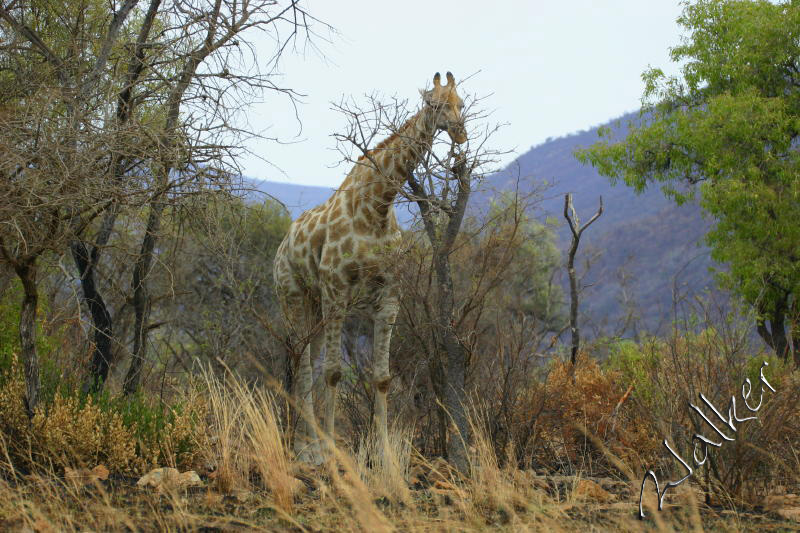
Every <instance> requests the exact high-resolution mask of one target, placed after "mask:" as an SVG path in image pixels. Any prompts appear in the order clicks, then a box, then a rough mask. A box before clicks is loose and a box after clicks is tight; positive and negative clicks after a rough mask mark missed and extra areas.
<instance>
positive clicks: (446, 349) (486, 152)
mask: <svg viewBox="0 0 800 533" xmlns="http://www.w3.org/2000/svg"><path fill="white" fill-rule="evenodd" d="M476 102H477V100H476V99H474V98H472V99H468V103H467V105H466V106H465V108H464V110H463V111H462V117H463V118H464V123H465V125H467V126H469V125H470V124H475V123H476V122H481V121H483V120H484V119H485V118H486V116H485V115H484V114H482V113H481V112H479V111H477V110H476V106H475V103H476ZM336 107H337V109H338V110H339V111H341V112H342V113H344V114H345V115H346V116H347V118H348V120H349V128H348V130H347V132H346V133H345V134H341V135H337V136H336V138H337V140H338V141H340V150H341V151H342V152H343V154H344V155H345V158H346V159H347V160H350V161H355V157H354V156H353V150H354V149H355V152H356V154H357V155H359V156H363V157H364V160H365V161H366V164H370V163H369V148H370V145H371V142H372V141H373V139H375V138H376V137H378V136H379V135H380V134H382V133H384V132H388V133H391V134H395V135H402V134H403V133H402V130H401V126H402V124H403V123H404V122H405V121H406V119H407V118H408V116H410V112H409V110H408V105H407V102H405V101H401V100H397V99H394V100H393V101H391V103H389V104H384V103H382V102H381V101H380V100H379V99H378V98H377V97H376V96H374V95H373V96H369V97H368V104H367V105H366V106H357V105H355V104H353V103H349V102H343V103H342V104H340V105H338V106H336ZM468 129H469V128H468ZM497 129H498V127H494V128H483V129H480V130H473V131H471V134H470V135H469V136H468V140H467V142H466V143H464V144H462V145H460V147H459V146H457V145H456V144H455V143H453V142H451V140H450V139H446V137H445V136H441V137H437V138H436V139H435V140H434V143H433V147H432V149H431V150H430V151H429V152H428V153H427V154H425V157H424V158H423V159H422V161H421V162H420V164H419V166H418V167H417V168H410V169H408V176H407V185H408V187H407V189H404V191H403V192H402V193H401V194H402V195H403V196H404V197H405V198H406V200H408V201H411V202H414V203H415V204H416V206H417V207H418V209H419V212H420V216H421V219H422V224H423V228H424V233H425V235H426V237H427V240H428V243H429V245H430V250H431V259H430V260H431V264H432V269H433V272H434V275H435V278H436V286H435V291H436V310H435V311H434V315H435V317H434V320H435V331H436V338H435V342H434V345H433V346H432V348H433V353H431V354H430V358H431V360H430V369H431V379H432V382H433V383H434V387H435V389H436V393H437V396H438V397H439V401H440V402H441V403H440V405H441V409H442V411H441V414H442V418H441V419H442V422H443V427H444V428H446V430H445V431H446V433H448V434H449V436H448V438H447V455H448V459H449V460H450V461H451V462H453V464H455V465H456V467H457V468H459V470H462V471H465V470H466V469H467V468H468V457H467V448H466V444H467V443H468V442H469V439H470V431H469V426H468V422H467V416H466V411H465V406H466V403H467V395H466V390H467V389H466V375H467V371H468V368H467V367H468V350H467V348H466V346H465V342H464V339H461V338H459V337H458V335H457V334H456V328H455V324H456V320H457V312H456V311H457V309H456V298H455V295H454V283H453V273H452V267H451V263H450V257H451V254H452V253H453V250H454V246H455V244H456V237H457V236H458V234H459V231H460V229H461V226H462V222H463V220H464V216H465V213H466V209H467V202H468V200H469V196H470V192H471V191H472V187H473V185H474V183H475V182H476V181H478V180H480V179H481V178H482V176H483V175H485V174H486V173H487V172H488V171H489V170H490V167H491V166H492V165H493V164H495V163H497V159H498V155H499V152H497V151H494V150H491V149H489V148H487V141H488V140H489V138H490V137H491V135H492V133H494V132H495V131H496V130H497ZM364 160H362V162H361V163H360V164H365V162H364ZM447 420H450V421H452V427H451V426H450V424H448V423H447Z"/></svg>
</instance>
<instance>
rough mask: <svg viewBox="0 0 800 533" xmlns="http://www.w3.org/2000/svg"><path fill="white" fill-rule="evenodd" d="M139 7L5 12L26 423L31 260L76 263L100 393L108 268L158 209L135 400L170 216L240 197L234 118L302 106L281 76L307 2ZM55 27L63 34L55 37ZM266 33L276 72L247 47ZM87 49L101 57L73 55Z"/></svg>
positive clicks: (132, 377)
mask: <svg viewBox="0 0 800 533" xmlns="http://www.w3.org/2000/svg"><path fill="white" fill-rule="evenodd" d="M137 3H138V2H137V1H136V0H125V1H124V2H122V3H121V4H119V6H118V8H117V10H116V11H114V12H112V13H110V14H109V15H108V16H107V17H105V18H103V17H104V16H105V15H104V14H102V13H99V12H97V13H92V14H91V16H84V14H83V10H82V9H81V8H76V7H75V6H70V5H69V4H66V5H63V6H62V5H59V6H53V8H52V9H47V10H39V9H36V8H35V6H33V5H32V4H30V3H29V2H26V1H20V2H12V3H11V4H9V5H7V6H6V5H3V6H0V37H2V39H0V60H1V61H0V62H1V63H2V68H3V69H4V70H7V71H9V72H10V73H11V76H10V77H9V76H6V77H3V78H2V79H0V83H2V87H1V88H0V121H2V123H3V131H4V139H3V141H1V142H0V152H1V153H0V156H2V157H1V158H0V159H2V161H0V177H1V178H2V180H3V183H2V185H0V187H2V188H0V196H2V197H4V198H7V199H9V200H10V201H9V202H8V203H5V204H4V207H8V209H5V210H4V211H3V213H2V215H3V218H2V220H0V224H4V225H5V227H6V228H8V231H3V233H2V236H3V242H2V243H0V246H2V257H3V259H4V261H5V262H6V263H8V264H9V265H12V266H13V267H14V269H15V271H17V273H18V276H19V277H20V279H21V280H22V281H23V286H24V287H25V289H26V296H25V299H24V302H23V309H24V311H25V312H24V313H23V317H24V320H23V321H24V323H25V325H24V327H21V335H22V345H23V347H24V349H23V356H24V357H23V358H24V359H25V361H26V373H27V374H28V380H29V383H30V384H29V391H28V396H29V398H28V405H29V409H31V410H32V409H33V407H34V406H35V404H36V395H37V393H36V391H37V390H38V377H37V371H36V370H35V368H36V367H37V362H36V354H35V342H34V338H33V336H34V335H35V333H34V332H35V329H34V328H33V324H34V321H35V315H36V312H35V310H36V294H35V292H34V289H35V283H36V259H37V258H38V257H40V256H41V255H42V254H43V253H45V252H46V251H50V250H52V251H55V252H56V253H62V252H63V251H65V250H66V249H67V248H69V249H70V250H71V255H72V257H73V260H74V262H75V265H76V267H77V271H78V275H79V279H80V281H81V293H82V298H83V301H84V303H85V305H86V307H87V310H88V313H89V316H90V321H91V324H92V329H93V332H94V343H93V349H92V356H91V362H90V367H89V378H88V379H87V381H86V384H85V387H84V388H85V390H97V389H99V388H100V387H101V386H102V384H103V382H104V381H105V379H106V377H107V375H108V372H109V366H110V362H111V358H112V356H111V351H112V344H113V342H114V331H113V322H114V317H112V315H111V312H110V311H109V308H108V306H107V305H106V301H105V298H104V297H103V295H102V290H101V289H100V286H99V283H98V281H99V280H98V279H97V274H98V270H97V268H98V265H99V264H100V263H101V261H102V255H103V250H104V249H105V248H106V246H107V245H108V243H109V240H110V239H111V237H112V235H113V234H114V231H115V225H116V222H117V219H118V216H119V215H120V214H121V213H124V212H126V209H130V208H134V209H140V208H141V207H143V206H145V207H146V208H147V209H148V214H147V222H146V224H145V226H144V228H143V229H142V233H141V239H142V242H141V245H140V247H139V254H138V255H137V258H136V260H135V265H134V269H133V272H132V280H131V282H130V286H131V289H130V290H131V293H132V294H131V295H130V300H131V301H132V303H133V305H132V308H133V309H134V313H135V315H136V316H135V327H134V342H133V344H134V348H133V352H134V358H133V361H132V365H131V370H130V371H129V372H128V378H127V379H126V385H125V390H126V391H127V392H131V391H133V390H136V388H137V387H138V385H139V381H140V375H141V368H142V362H143V361H144V359H145V347H146V345H147V331H148V329H149V328H150V325H149V324H148V314H149V310H150V307H151V304H152V300H151V298H150V297H149V295H148V293H147V290H146V280H147V277H148V275H149V274H150V271H151V268H152V264H153V262H154V255H155V254H156V250H157V247H156V243H157V240H158V235H159V231H160V228H161V223H162V218H163V215H164V213H165V212H166V211H167V210H168V209H169V208H170V207H171V206H174V205H176V204H177V203H179V202H180V201H181V199H183V198H185V197H186V196H187V195H190V194H196V193H198V192H202V191H206V190H212V189H220V188H225V187H229V185H230V183H231V182H232V180H233V177H234V176H236V175H238V168H237V167H236V164H235V160H234V157H235V155H236V154H237V153H238V151H239V148H238V147H239V146H241V140H242V139H243V138H244V136H245V135H246V132H245V131H244V130H242V129H240V128H238V127H237V126H236V124H237V116H239V114H240V113H241V109H242V106H243V105H244V104H246V103H247V102H249V101H251V99H252V98H251V97H252V96H254V95H258V94H260V93H261V91H263V90H264V89H274V90H276V91H278V92H280V93H282V94H284V95H286V96H288V97H289V103H290V104H293V102H294V100H293V99H294V96H295V94H294V93H293V92H292V91H290V90H288V89H282V88H279V87H277V86H276V85H275V84H274V83H273V81H272V79H273V78H272V76H271V74H272V73H273V72H274V67H275V66H276V64H277V61H278V59H279V58H280V56H281V54H282V53H283V52H284V50H286V48H287V46H288V45H290V44H291V43H292V42H294V40H295V39H296V38H297V36H298V35H303V34H304V35H305V36H306V37H308V36H309V35H310V34H309V33H308V31H309V30H308V28H309V21H310V20H313V19H311V18H310V17H309V16H308V14H307V13H306V11H305V10H304V9H303V8H302V7H301V6H300V5H299V3H298V2H296V1H288V2H279V1H277V0H256V1H249V0H248V1H245V2H238V1H234V0H171V1H168V0H150V2H149V3H148V4H147V7H146V9H144V10H141V11H140V10H138V9H137V7H136V6H137ZM131 13H136V15H137V16H134V17H131V16H129V15H130V14H131ZM51 19H58V22H57V23H56V21H55V20H51ZM64 21H72V22H71V23H69V24H64ZM56 25H58V26H59V27H62V26H63V27H66V28H67V29H68V30H67V31H59V32H55V31H53V32H50V31H49V28H54V27H56ZM257 30H261V31H265V32H267V33H270V34H271V35H272V36H273V37H275V39H274V42H275V49H274V51H273V54H272V57H271V59H269V60H267V61H266V64H265V63H264V61H263V57H264V55H263V51H259V52H257V51H256V50H255V49H254V47H253V44H252V41H248V39H249V37H250V36H251V35H252V33H253V32H254V31H257ZM87 41H88V42H98V43H99V45H98V46H92V47H86V46H83V45H82V44H78V43H85V42H87ZM76 50H78V51H80V53H76ZM259 62H261V65H260V66H258V67H256V66H254V65H256V64H257V63H259ZM42 65H46V68H45V67H43V66H42ZM117 286H118V287H119V284H117ZM116 342H117V343H119V344H123V341H120V340H119V339H117V341H116Z"/></svg>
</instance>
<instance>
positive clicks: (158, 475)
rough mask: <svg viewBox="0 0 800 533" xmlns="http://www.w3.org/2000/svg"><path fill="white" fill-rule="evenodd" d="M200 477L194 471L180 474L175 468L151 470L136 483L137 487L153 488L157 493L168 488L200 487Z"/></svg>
mask: <svg viewBox="0 0 800 533" xmlns="http://www.w3.org/2000/svg"><path fill="white" fill-rule="evenodd" d="M202 483H203V482H202V481H200V476H198V475H197V472H195V471H194V470H189V471H188V472H184V473H182V474H181V473H180V472H179V471H178V470H177V469H176V468H170V467H164V468H156V469H154V470H151V471H150V472H148V473H147V474H145V475H143V476H142V477H141V478H140V479H139V481H137V482H136V486H138V487H142V488H145V487H153V488H154V489H156V490H158V491H162V490H165V489H168V488H175V489H185V488H187V487H194V486H197V485H202Z"/></svg>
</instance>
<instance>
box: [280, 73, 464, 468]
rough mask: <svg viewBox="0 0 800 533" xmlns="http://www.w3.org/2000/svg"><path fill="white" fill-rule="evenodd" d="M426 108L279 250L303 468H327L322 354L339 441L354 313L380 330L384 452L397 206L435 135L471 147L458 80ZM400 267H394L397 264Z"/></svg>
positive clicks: (377, 371) (376, 357) (377, 376)
mask: <svg viewBox="0 0 800 533" xmlns="http://www.w3.org/2000/svg"><path fill="white" fill-rule="evenodd" d="M421 94H422V101H423V105H422V108H421V109H420V110H419V111H418V112H417V113H416V114H415V115H413V116H412V117H411V118H410V119H409V120H407V121H406V122H405V123H404V124H403V125H402V126H400V127H399V128H398V129H397V131H395V132H394V133H393V134H392V135H390V136H389V137H387V138H386V139H384V140H383V141H381V142H380V143H379V144H378V145H377V146H376V147H374V148H372V149H371V150H370V151H369V152H368V153H367V154H365V155H363V156H361V158H359V161H358V162H357V163H356V164H355V165H354V166H353V168H352V169H351V170H350V172H349V174H348V175H347V178H345V180H344V182H343V183H342V185H341V187H339V189H338V190H337V191H336V192H335V193H334V194H333V195H332V196H331V197H330V198H329V199H328V200H327V201H326V202H325V203H323V204H322V205H319V206H317V207H315V208H313V209H310V210H308V211H306V212H305V213H303V214H302V215H300V216H299V217H298V218H297V220H295V221H294V222H293V223H292V224H291V226H290V228H289V232H288V234H287V235H286V237H285V238H284V239H283V242H281V244H280V246H279V247H278V251H277V254H276V256H275V262H274V266H273V275H274V278H275V285H276V291H277V293H278V300H279V302H280V305H281V311H282V313H283V315H284V319H285V320H286V324H287V327H288V328H289V331H290V337H291V343H290V344H292V345H293V346H294V347H296V348H295V349H297V348H298V347H299V346H301V345H302V346H304V348H303V350H302V351H300V350H299V349H297V357H298V360H296V361H294V363H295V368H296V373H295V376H296V379H295V380H294V396H295V402H296V404H297V407H298V409H299V410H300V412H301V417H300V420H299V423H298V427H297V431H296V434H295V440H294V450H295V452H296V453H297V454H298V456H299V457H300V459H301V460H305V461H309V462H314V463H319V462H321V461H322V456H321V453H320V443H319V439H318V435H317V433H316V424H315V423H314V421H315V420H316V419H315V418H314V402H313V397H312V383H313V378H312V371H313V364H312V357H313V358H315V357H318V356H319V355H320V352H321V348H322V346H323V343H324V346H325V362H324V365H323V376H324V381H325V384H324V387H325V409H324V411H325V412H324V425H323V426H322V427H323V428H324V430H325V432H326V433H327V434H328V436H329V437H331V438H333V434H334V419H335V413H336V392H337V385H338V382H339V380H340V379H341V376H342V367H341V365H342V361H341V359H342V353H341V333H342V326H343V323H344V320H345V318H346V315H347V312H348V310H351V309H353V308H360V309H365V310H367V311H369V312H370V315H371V316H372V317H373V320H374V326H373V327H374V334H373V353H372V357H373V362H372V364H373V371H372V374H373V376H372V378H373V385H374V388H375V410H374V413H375V430H376V432H377V438H378V441H379V446H382V447H384V449H385V446H386V445H387V443H388V431H387V426H388V419H387V405H386V396H387V393H388V390H389V386H390V384H391V376H390V373H389V342H390V340H391V335H392V326H393V324H394V321H395V318H396V317H397V313H398V310H399V296H398V287H397V283H396V280H395V275H394V271H393V260H392V257H393V256H392V251H394V250H397V248H398V244H399V240H400V227H399V226H398V224H397V218H396V216H395V213H394V206H393V202H394V200H395V197H396V196H397V194H398V193H399V192H400V189H401V188H402V187H403V185H404V184H405V183H406V180H407V179H408V176H409V175H410V173H411V172H413V171H414V170H415V169H416V167H417V166H418V165H419V164H420V162H421V161H422V159H423V158H424V157H426V156H427V154H428V152H430V150H431V148H432V146H433V139H434V137H435V136H436V133H437V132H438V131H446V132H447V133H448V135H449V136H450V139H451V141H452V142H454V143H456V144H462V143H464V142H465V141H466V140H467V132H466V129H465V127H464V118H463V116H462V109H463V107H464V103H463V101H462V99H461V97H460V96H459V95H458V93H457V91H456V82H455V78H454V77H453V74H451V73H450V72H448V73H447V84H446V85H442V83H441V75H440V74H439V73H438V72H437V73H436V75H435V76H434V77H433V88H432V89H430V90H427V91H421ZM395 261H396V258H395Z"/></svg>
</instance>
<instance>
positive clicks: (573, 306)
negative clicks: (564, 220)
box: [567, 238, 581, 369]
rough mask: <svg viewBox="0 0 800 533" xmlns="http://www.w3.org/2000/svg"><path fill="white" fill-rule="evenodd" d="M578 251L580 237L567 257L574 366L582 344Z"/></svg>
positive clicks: (571, 359)
mask: <svg viewBox="0 0 800 533" xmlns="http://www.w3.org/2000/svg"><path fill="white" fill-rule="evenodd" d="M577 251H578V239H577V238H574V239H573V240H572V245H571V246H570V248H569V257H568V259H567V274H569V329H570V333H571V334H572V351H571V352H570V356H569V360H570V362H571V363H572V368H573V369H574V368H575V362H576V361H577V359H578V350H579V349H580V345H581V332H580V329H578V280H577V277H576V276H575V253H576V252H577Z"/></svg>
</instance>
